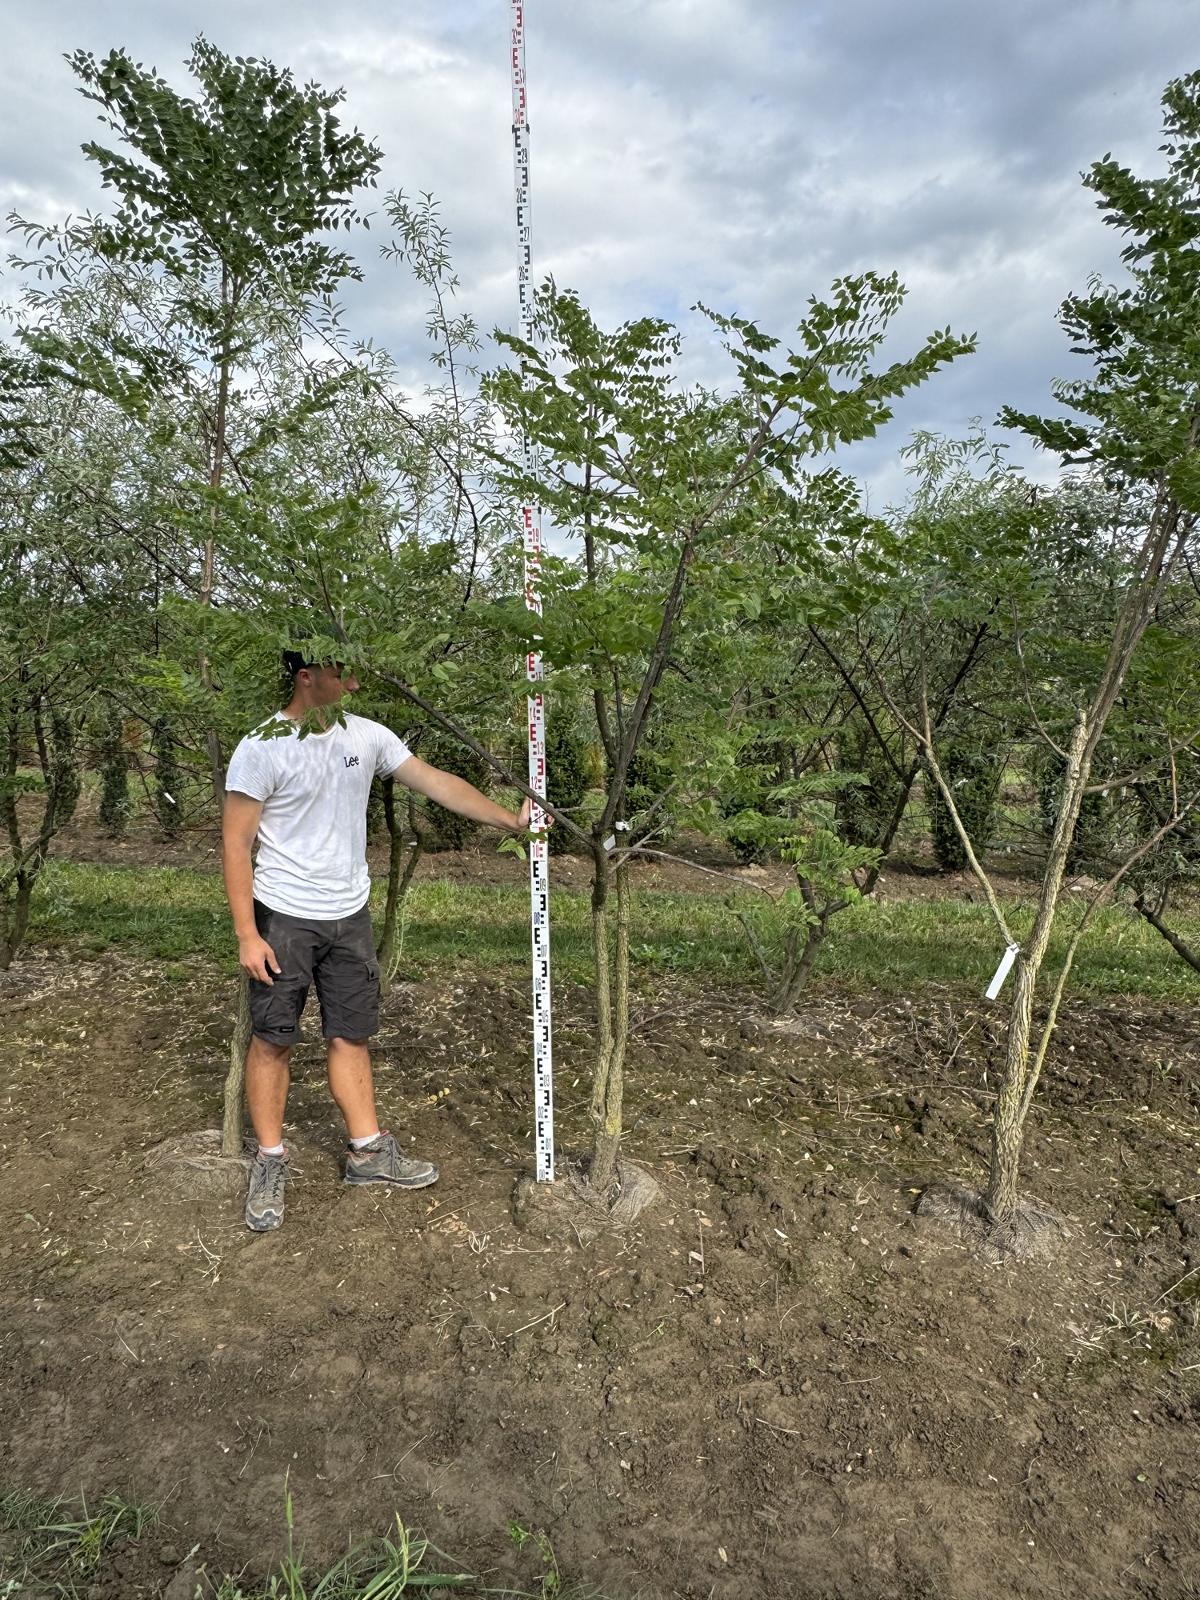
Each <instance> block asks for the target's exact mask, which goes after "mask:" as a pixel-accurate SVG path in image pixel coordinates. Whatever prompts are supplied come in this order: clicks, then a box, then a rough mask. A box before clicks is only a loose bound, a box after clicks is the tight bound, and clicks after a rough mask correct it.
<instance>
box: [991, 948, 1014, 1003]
mask: <svg viewBox="0 0 1200 1600" xmlns="http://www.w3.org/2000/svg"><path fill="white" fill-rule="evenodd" d="M1020 948H1021V946H1020V945H1019V944H1010V945H1009V947H1008V949H1007V950H1006V951H1005V952H1004V954H1003V955H1002V956H1001V957H1000V965H999V966H998V967H997V968H996V974H995V977H993V979H992V981H991V983H989V984H988V986H987V993H986V995H985V997H984V998H985V999H987V1000H994V999H995V998H996V996H997V995H998V994H999V993H1000V991H1001V989H1002V988H1003V987H1004V980H1005V978H1007V977H1008V975H1009V973H1010V972H1011V971H1012V965H1013V962H1014V961H1015V960H1016V959H1017V954H1018V952H1019V951H1020Z"/></svg>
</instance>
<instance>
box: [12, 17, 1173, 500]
mask: <svg viewBox="0 0 1200 1600" xmlns="http://www.w3.org/2000/svg"><path fill="white" fill-rule="evenodd" d="M6 10H7V15H6V18H5V33H6V46H7V48H6V50H5V54H4V62H3V65H2V66H0V81H2V93H0V151H2V152H3V154H2V155H0V202H2V209H3V212H4V213H7V212H8V211H9V210H10V209H13V208H16V209H17V210H19V211H20V212H22V213H23V214H24V215H26V216H30V217H37V218H39V219H45V220H52V219H56V218H60V217H62V216H63V215H65V214H66V213H67V212H69V211H78V210H80V209H82V208H85V207H88V206H94V205H96V204H97V203H99V200H100V194H99V190H98V188H97V187H96V185H95V183H94V179H93V174H92V171H91V168H90V164H89V163H88V162H87V161H85V159H84V158H83V156H82V155H81V154H80V151H79V146H80V143H81V142H82V141H83V140H84V139H86V138H88V137H92V136H93V132H94V129H95V108H94V107H91V106H89V105H88V104H87V103H86V102H85V101H83V99H82V98H81V97H80V96H79V95H78V93H77V92H76V91H75V89H74V80H73V78H72V75H71V73H70V71H69V69H68V67H67V66H66V63H65V62H64V61H63V59H62V57H63V53H64V52H65V51H68V50H71V49H74V48H78V47H83V48H86V49H90V50H93V51H95V52H97V53H101V52H103V51H106V50H107V49H109V48H110V47H112V46H114V45H123V46H125V47H126V48H127V49H128V50H129V51H130V52H131V53H132V54H133V55H134V57H135V58H136V59H137V60H140V61H142V62H144V63H145V64H147V65H153V66H156V67H157V68H158V69H159V70H160V71H161V72H163V73H164V74H165V75H166V76H168V77H170V78H172V79H173V80H174V81H175V82H177V83H178V84H179V85H180V87H181V88H182V87H184V86H185V84H186V82H187V75H186V72H185V71H184V68H183V62H184V61H185V59H186V56H187V53H188V44H189V41H190V40H191V38H192V37H193V36H194V35H195V33H197V32H198V31H199V30H200V29H201V28H203V31H204V32H205V34H206V35H207V37H208V38H209V39H210V40H212V41H213V42H214V43H215V44H217V45H218V46H220V47H221V48H222V49H224V50H226V51H228V52H230V53H231V54H247V55H259V56H267V57H269V58H271V59H272V60H274V61H276V62H277V63H279V64H286V65H288V66H290V67H292V68H293V69H294V70H295V72H296V73H297V75H298V76H300V77H302V78H305V79H307V78H315V79H316V80H318V81H319V82H321V83H323V84H325V85H327V86H328V85H334V84H341V85H343V86H344V87H345V89H346V92H347V106H346V115H347V119H348V120H350V121H352V122H354V123H355V124H357V125H358V126H359V127H360V128H361V129H363V131H364V132H366V133H368V134H370V135H371V136H372V137H374V138H375V139H377V140H378V141H379V143H380V144H381V145H382V147H383V149H384V152H385V161H384V168H383V174H382V178H381V187H382V188H392V187H400V188H403V189H405V190H406V191H408V192H409V193H415V192H416V191H419V190H426V189H429V190H433V191H434V192H435V193H436V194H437V196H438V197H439V199H440V201H441V203H442V209H443V215H444V217H445V220H446V221H447V222H448V224H449V225H450V228H451V230H452V234H453V240H454V251H455V257H456V262H457V266H458V270H459V274H460V277H461V280H462V290H461V300H462V303H463V305H464V306H465V307H467V308H469V309H471V310H472V311H473V312H474V313H475V315H476V317H477V318H478V320H479V322H480V324H481V325H482V326H483V327H485V328H491V327H493V326H494V325H496V324H497V323H499V324H501V325H504V326H512V324H513V321H514V316H515V312H514V306H515V267H514V257H515V245H514V240H513V232H514V224H513V212H512V168H511V153H510V152H511V142H510V134H509V125H510V121H511V108H510V99H509V85H508V56H507V44H508V5H507V0H436V3H435V0H394V3H393V4H391V5H385V4H384V3H382V0H341V3H340V4H332V3H330V0H324V3H321V4H317V3H315V0H289V3H285V0H206V4H205V5H204V6H203V7H200V6H195V5H180V4H176V3H172V0H138V3H135V0H111V3H109V4H107V5H105V6H97V5H95V4H85V3H84V0H42V3H41V4H40V5H39V6H37V7H35V6H33V5H32V4H28V3H26V4H25V5H22V6H17V5H13V6H10V7H8V8H6ZM1198 23H1200V7H1198V6H1197V4H1196V0H1056V3H1049V4H1048V3H1046V0H1004V3H999V0H976V3H974V4H968V3H964V0H905V3H903V4H897V3H896V0H841V3H839V4H832V3H829V0H812V3H809V4H803V3H801V0H574V3H568V0H527V4H526V29H527V62H528V71H529V98H530V123H531V129H532V151H533V166H532V171H533V184H532V188H533V220H534V256H535V270H536V271H537V273H538V274H541V273H545V272H552V273H553V274H554V276H555V277H556V279H557V280H558V282H559V283H560V284H561V285H571V286H573V287H575V288H577V289H578V290H579V291H580V292H581V293H582V295H583V297H584V299H585V300H586V301H587V302H588V304H589V305H590V306H591V307H592V309H593V310H594V312H595V313H596V314H597V315H598V316H599V317H600V318H601V320H602V321H609V322H614V321H620V320H623V319H624V318H627V317H631V316H636V315H640V314H643V313H646V312H654V313H657V314H661V315H665V316H667V317H669V318H671V319H673V320H678V321H679V322H681V323H682V325H683V326H684V327H685V328H687V329H689V331H690V332H691V335H692V337H691V338H690V339H689V344H688V356H687V362H688V370H689V371H690V372H691V373H693V374H695V375H698V376H702V377H704V378H706V379H708V380H712V381H717V380H719V379H720V377H721V376H722V373H723V372H724V370H725V369H724V366H723V358H722V357H721V354H720V351H719V349H718V348H716V347H715V346H714V344H713V341H712V338H711V336H710V335H708V334H707V333H706V332H705V331H704V329H703V328H702V327H700V326H699V325H698V324H697V321H696V319H695V318H694V317H693V315H692V314H691V313H690V311H689V307H691V306H692V305H693V303H694V302H695V301H697V300H701V301H704V302H705V303H707V304H709V305H712V306H714V307H716V308H719V309H721V310H725V311H731V312H737V313H739V314H742V315H747V316H751V317H753V318H755V319H756V320H758V321H759V323H760V324H761V325H762V326H763V327H765V328H766V329H768V330H770V331H772V332H774V333H778V334H780V335H782V336H785V337H786V335H787V333H788V330H789V329H790V328H792V327H794V326H795V324H796V322H797V321H798V320H799V318H800V316H801V315H802V314H803V308H804V304H805V301H806V299H807V297H808V295H810V294H812V293H820V292H822V291H823V290H824V289H825V287H826V286H827V285H828V283H829V281H830V279H831V278H832V277H834V276H837V275H839V274H841V273H845V272H849V271H854V270H859V269H862V268H864V267H868V266H870V267H877V268H881V269H884V270H890V269H892V268H895V269H896V270H897V271H898V272H899V273H900V276H901V278H902V280H903V281H904V282H905V283H906V284H907V286H908V289H909V300H908V303H907V305H906V307H905V309H904V311H903V313H902V315H901V317H900V318H899V319H898V321H897V323H896V325H895V329H894V333H893V339H892V344H891V345H890V347H889V349H890V351H891V352H894V353H895V354H902V353H903V351H904V350H905V348H906V347H913V346H915V345H916V344H917V343H918V342H919V341H920V339H921V338H922V337H923V335H924V334H925V333H926V332H927V331H929V330H931V329H933V328H935V327H942V326H945V325H947V324H949V325H950V326H952V327H953V328H955V329H956V330H958V331H964V332H977V333H978V335H979V341H980V347H979V353H978V354H977V355H975V356H974V357H972V358H965V359H964V360H962V361H961V362H960V363H958V364H956V366H955V367H954V368H953V369H952V370H951V371H949V372H947V373H945V374H943V375H942V377H941V378H940V379H937V380H935V381H934V382H933V383H931V384H929V385H927V386H926V387H925V388H924V389H922V390H920V391H918V392H917V394H916V395H914V396H912V397H910V398H909V399H908V400H906V401H905V402H904V403H903V405H902V406H901V408H900V409H899V410H898V413H897V417H896V420H895V421H894V422H893V424H892V425H891V427H890V428H889V430H888V431H887V433H886V434H885V435H882V436H881V437H880V438H879V439H878V440H876V441H874V442H872V443H871V444H870V445H868V446H864V447H862V448H860V449H859V450H858V451H857V452H856V453H855V455H854V458H853V460H852V461H851V462H850V463H849V464H850V465H852V467H853V468H854V470H856V471H857V472H858V473H859V474H860V475H861V476H862V478H863V479H864V481H865V483H866V484H867V486H868V489H869V492H870V494H871V498H872V501H873V503H874V504H875V505H876V506H877V507H878V506H879V505H880V504H881V503H882V502H883V501H885V500H888V499H893V498H895V497H896V496H897V495H898V494H899V493H900V492H901V490H902V487H903V478H902V473H901V471H900V469H899V466H898V464H897V451H898V449H899V447H900V445H901V444H902V443H903V442H904V438H905V436H906V435H907V433H908V431H909V430H910V429H911V428H914V427H932V428H936V429H940V430H942V431H946V432H957V431H961V430H962V429H964V428H965V426H966V424H967V420H968V419H969V418H970V417H973V416H982V417H983V418H984V419H985V420H987V421H989V422H990V421H991V420H992V419H993V418H994V417H995V414H996V412H997V410H998V408H999V407H1000V405H1002V404H1004V403H1011V404H1014V405H1017V406H1020V407H1025V408H1029V409H1038V408H1043V409H1044V408H1046V407H1047V406H1048V404H1049V396H1048V387H1049V383H1050V380H1051V379H1052V378H1053V377H1055V376H1063V375H1066V374H1069V373H1070V372H1071V370H1072V358H1071V357H1070V356H1069V355H1068V353H1067V350H1066V344H1065V340H1064V339H1063V337H1062V335H1061V333H1060V332H1059V330H1058V328H1057V326H1056V324H1055V322H1054V313H1055V309H1056V307H1057V305H1058V303H1059V301H1060V300H1061V299H1062V297H1063V295H1064V294H1065V293H1067V292H1068V291H1069V290H1071V289H1074V288H1081V287H1083V285H1084V283H1085V281H1086V277H1087V275H1088V274H1089V273H1090V272H1092V271H1099V272H1101V273H1103V274H1105V275H1106V276H1110V277H1111V276H1113V275H1115V274H1117V272H1118V270H1119V269H1118V266H1117V241H1116V240H1115V238H1114V236H1113V234H1112V232H1111V230H1108V229H1105V228H1104V227H1103V225H1102V223H1101V221H1100V219H1099V215H1098V213H1097V211H1096V209H1095V206H1094V203H1093V201H1092V198H1091V196H1090V195H1089V194H1087V193H1086V192H1085V191H1084V190H1083V188H1082V187H1081V185H1080V182H1079V174H1080V172H1081V170H1082V169H1083V168H1084V167H1086V166H1087V165H1088V164H1089V163H1090V162H1091V161H1093V160H1095V159H1097V158H1099V157H1100V156H1102V155H1104V154H1106V153H1108V152H1111V153H1112V154H1114V155H1115V156H1117V157H1118V158H1120V159H1121V160H1122V161H1124V162H1126V163H1127V164H1129V165H1131V166H1133V167H1134V168H1135V170H1140V171H1144V172H1150V171H1154V170H1158V169H1159V166H1160V163H1161V157H1160V156H1159V155H1158V154H1157V150H1156V147H1157V144H1158V142H1159V119H1160V105H1159V99H1160V95H1161V92H1162V89H1163V86H1164V84H1165V83H1166V82H1167V80H1168V79H1169V78H1171V77H1173V76H1176V75H1178V74H1180V73H1183V72H1188V71H1191V70H1192V69H1194V68H1196V67H1200V26H1198ZM355 248H356V249H357V251H358V253H359V255H360V259H361V260H362V262H363V265H364V267H365V268H366V273H367V278H366V282H365V284H364V285H363V286H362V287H361V288H359V289H356V290H355V291H354V292H353V293H352V294H350V295H349V296H348V297H347V304H348V309H349V313H350V320H351V323H352V326H353V327H354V328H355V329H356V330H357V331H360V332H362V333H364V334H370V335H371V336H373V337H374V338H375V339H376V340H377V341H380V342H384V343H386V344H387V345H388V347H389V348H390V349H391V350H392V351H393V352H394V353H395V354H396V355H397V357H398V358H399V359H400V360H401V362H402V363H403V364H404V368H405V371H406V372H407V373H408V374H409V375H410V377H411V381H412V382H413V383H414V384H415V385H416V384H420V383H422V382H423V381H424V377H423V373H424V371H425V368H424V366H423V363H424V359H425V357H424V352H423V347H422V340H423V332H422V316H421V311H422V299H421V297H420V295H419V293H418V294H414V292H413V289H412V287H411V286H410V285H409V284H408V283H407V281H406V279H405V276H404V273H403V270H402V269H399V268H396V267H394V266H390V265H387V264H385V263H383V262H380V261H379V260H378V259H377V256H376V250H377V236H376V235H375V234H374V233H373V234H370V235H366V234H364V235H362V236H361V237H360V238H359V239H358V240H357V241H356V245H355ZM1013 456H1014V459H1017V460H1020V461H1022V462H1027V461H1030V460H1031V457H1030V454H1029V452H1028V451H1027V449H1026V448H1025V447H1024V446H1023V445H1022V444H1021V442H1020V441H1014V442H1013ZM1038 470H1039V472H1040V474H1044V473H1045V472H1047V471H1048V470H1050V467H1049V464H1048V463H1046V464H1043V465H1042V466H1041V467H1040V468H1039V469H1038Z"/></svg>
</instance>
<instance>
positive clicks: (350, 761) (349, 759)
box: [342, 756, 358, 767]
mask: <svg viewBox="0 0 1200 1600" xmlns="http://www.w3.org/2000/svg"><path fill="white" fill-rule="evenodd" d="M342 760H343V761H344V762H345V763H346V765H347V766H348V767H356V766H357V765H358V757H357V756H343V757H342Z"/></svg>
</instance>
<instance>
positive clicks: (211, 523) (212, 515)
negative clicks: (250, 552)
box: [199, 267, 238, 816]
mask: <svg viewBox="0 0 1200 1600" xmlns="http://www.w3.org/2000/svg"><path fill="white" fill-rule="evenodd" d="M231 287H232V298H231V295H230V291H231ZM237 298H238V287H237V284H236V283H234V284H233V285H232V286H231V285H230V281H229V272H228V269H227V268H225V267H222V269H221V303H222V308H223V309H224V310H225V311H226V318H225V324H224V327H223V329H222V339H221V353H220V358H219V360H220V368H219V373H218V378H217V414H216V417H215V419H214V422H213V448H212V460H211V462H210V465H209V473H208V487H209V489H210V490H211V491H212V492H214V493H215V492H216V491H217V490H218V489H219V488H220V487H221V478H222V475H223V473H224V468H225V426H226V419H227V416H228V410H229V381H230V375H231V374H230V369H231V367H232V365H233V361H232V357H231V356H230V353H229V346H230V341H231V339H232V337H233V316H234V311H235V308H236V305H237ZM216 564H217V505H216V501H215V500H214V501H213V504H212V505H211V507H210V508H209V513H208V538H207V539H206V540H205V542H204V562H203V566H202V568H201V573H200V604H201V605H204V606H210V605H211V604H212V596H213V587H214V584H215V582H216ZM199 667H200V681H201V682H202V683H203V685H204V687H205V689H206V690H207V691H208V693H209V694H210V695H211V693H212V690H213V680H212V669H211V667H210V666H209V661H208V656H207V654H206V653H205V651H204V650H203V649H202V650H201V651H200V661H199ZM204 742H205V745H206V747H207V749H208V765H209V776H210V779H211V782H212V790H213V798H214V800H215V801H216V803H217V815H218V816H219V815H220V813H221V809H222V807H223V806H224V803H225V760H224V756H223V754H222V751H221V735H220V733H219V732H218V730H217V727H216V724H215V722H214V721H211V720H210V722H209V725H208V727H207V728H206V729H205V733H204Z"/></svg>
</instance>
